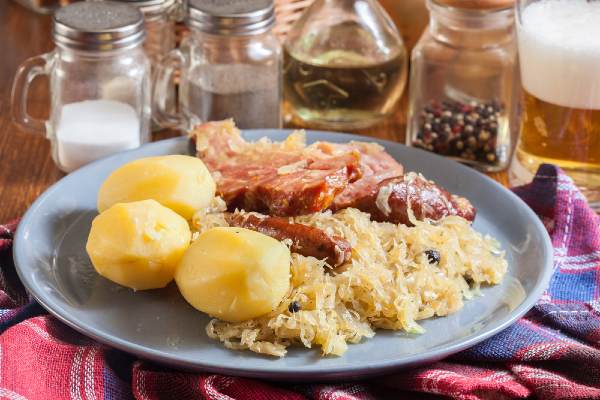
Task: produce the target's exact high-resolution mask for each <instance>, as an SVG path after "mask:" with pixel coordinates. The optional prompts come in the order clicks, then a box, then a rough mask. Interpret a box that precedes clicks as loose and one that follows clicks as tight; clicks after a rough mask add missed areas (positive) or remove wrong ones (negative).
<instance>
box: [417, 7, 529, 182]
mask: <svg viewBox="0 0 600 400" xmlns="http://www.w3.org/2000/svg"><path fill="white" fill-rule="evenodd" d="M513 5H514V0H428V2H427V7H428V8H429V12H430V22H429V26H428V28H427V29H426V30H425V32H424V33H423V35H422V37H421V39H420V40H419V42H418V43H417V45H416V47H415V48H414V50H413V52H412V59H411V83H410V103H409V119H408V124H407V135H406V137H407V144H408V145H412V146H415V147H419V148H422V149H424V150H428V151H431V152H435V153H437V154H440V155H444V156H448V157H451V158H453V159H456V160H458V161H461V162H464V163H467V164H470V165H472V166H474V167H476V168H478V169H480V170H483V171H499V170H502V169H504V168H506V167H507V166H508V162H509V160H510V157H511V153H512V149H513V147H514V142H515V140H516V134H517V132H518V125H517V117H518V115H517V114H518V102H519V98H520V78H519V70H518V66H517V49H516V43H515V36H514V31H513Z"/></svg>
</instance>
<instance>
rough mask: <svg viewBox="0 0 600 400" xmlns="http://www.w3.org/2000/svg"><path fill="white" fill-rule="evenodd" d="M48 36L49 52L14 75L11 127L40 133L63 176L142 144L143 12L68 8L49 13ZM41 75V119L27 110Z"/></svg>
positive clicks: (145, 125) (146, 108)
mask: <svg viewBox="0 0 600 400" xmlns="http://www.w3.org/2000/svg"><path fill="white" fill-rule="evenodd" d="M82 16H84V17H82ZM115 16H116V17H115ZM53 39H54V42H55V43H56V45H57V47H56V48H55V49H54V50H53V51H51V52H50V53H47V54H44V55H40V56H37V57H33V58H30V59H29V60H27V61H25V62H24V63H23V64H22V65H21V67H20V68H19V70H18V71H17V75H16V77H15V81H14V84H13V90H12V112H13V117H14V120H15V122H16V123H17V124H19V125H20V126H21V127H22V128H24V129H26V130H29V131H33V132H35V133H42V134H44V133H45V135H46V137H47V138H48V139H50V141H51V143H52V156H53V159H54V161H55V162H56V164H57V166H58V167H59V168H60V169H61V170H63V171H65V172H71V171H73V170H75V169H77V168H79V167H80V166H82V165H84V164H87V163H89V162H91V161H93V160H96V159H98V158H101V157H104V156H107V155H109V154H112V153H115V152H118V151H121V150H126V149H131V148H135V147H138V146H140V145H141V144H142V143H144V142H146V141H148V140H149V122H150V111H151V108H150V105H151V104H150V87H149V85H150V63H149V61H148V58H147V57H146V54H145V53H144V49H143V47H142V43H143V39H144V30H143V17H142V14H141V13H140V12H139V11H138V10H137V9H135V8H133V7H130V6H127V5H122V4H116V3H104V2H89V3H88V2H81V3H75V4H72V5H69V6H67V7H65V8H62V9H60V10H59V11H57V12H56V14H55V16H54V30H53ZM40 75H48V76H49V80H50V94H51V96H50V99H51V103H50V117H49V119H48V120H47V121H43V120H38V119H35V118H33V117H31V116H30V115H29V114H28V111H27V109H26V104H27V93H28V88H29V84H30V83H31V81H33V80H34V79H35V78H36V77H38V76H40Z"/></svg>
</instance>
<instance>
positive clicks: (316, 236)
mask: <svg viewBox="0 0 600 400" xmlns="http://www.w3.org/2000/svg"><path fill="white" fill-rule="evenodd" d="M226 220H227V222H228V223H229V225H231V226H238V227H240V228H246V229H251V230H253V231H257V232H260V233H263V234H265V235H267V236H271V237H272V238H274V239H277V240H279V241H283V240H285V239H291V241H292V245H291V251H292V252H294V253H298V254H301V255H303V256H310V257H315V258H318V259H319V260H322V259H325V260H326V262H327V264H329V265H330V266H332V267H338V266H340V265H342V264H345V263H346V262H348V261H350V257H351V256H352V248H351V246H350V243H348V241H347V240H345V239H343V238H341V237H339V236H335V235H333V236H330V235H328V234H326V233H325V232H323V231H322V230H321V229H319V228H315V227H312V226H308V225H304V224H296V223H290V221H289V220H288V219H287V218H282V217H269V216H266V215H265V216H258V215H256V214H227V216H226Z"/></svg>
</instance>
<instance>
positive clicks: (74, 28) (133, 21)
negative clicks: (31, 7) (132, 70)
mask: <svg viewBox="0 0 600 400" xmlns="http://www.w3.org/2000/svg"><path fill="white" fill-rule="evenodd" d="M53 22H54V24H53V25H54V28H53V31H52V34H53V37H54V42H55V43H56V45H57V46H60V47H66V48H70V49H77V50H94V51H107V50H115V49H123V48H128V47H132V46H135V45H138V44H140V43H141V42H143V41H144V38H145V36H146V33H145V31H144V16H143V14H142V13H141V11H140V10H138V9H137V8H135V7H132V6H129V5H127V4H122V3H117V2H113V1H83V2H78V3H73V4H70V5H68V6H66V7H63V8H60V9H59V10H57V11H56V13H55V14H54V19H53Z"/></svg>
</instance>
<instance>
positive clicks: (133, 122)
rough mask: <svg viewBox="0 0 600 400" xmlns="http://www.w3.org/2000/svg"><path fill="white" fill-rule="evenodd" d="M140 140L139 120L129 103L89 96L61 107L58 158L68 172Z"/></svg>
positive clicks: (128, 147)
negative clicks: (95, 98) (94, 98)
mask: <svg viewBox="0 0 600 400" xmlns="http://www.w3.org/2000/svg"><path fill="white" fill-rule="evenodd" d="M140 144H141V134H140V120H139V118H138V116H137V114H136V112H135V110H134V109H133V107H131V106H130V105H129V104H126V103H122V102H119V101H114V100H86V101H82V102H78V103H71V104H66V105H65V106H63V108H62V112H61V115H60V118H59V120H58V124H57V128H56V146H57V152H58V162H59V164H60V167H61V169H63V170H64V171H66V172H71V171H73V170H75V169H77V168H79V167H81V166H82V165H85V164H87V163H89V162H91V161H94V160H97V159H99V158H102V157H106V156H108V155H110V154H113V153H116V152H119V151H122V150H127V149H133V148H136V147H138V146H140Z"/></svg>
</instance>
